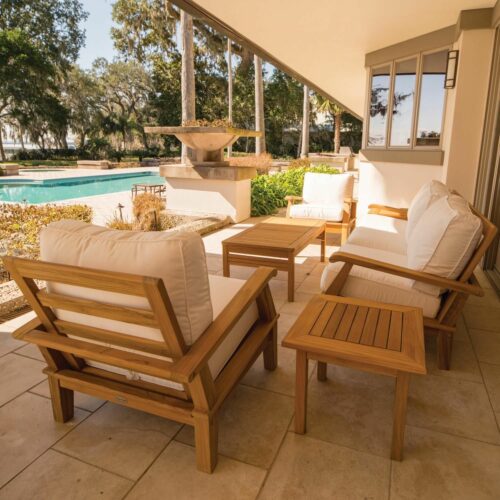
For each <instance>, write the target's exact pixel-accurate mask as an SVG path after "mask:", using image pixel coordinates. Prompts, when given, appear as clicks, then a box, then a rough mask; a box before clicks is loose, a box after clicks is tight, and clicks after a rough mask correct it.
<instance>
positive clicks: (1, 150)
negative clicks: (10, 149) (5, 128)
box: [0, 127, 7, 161]
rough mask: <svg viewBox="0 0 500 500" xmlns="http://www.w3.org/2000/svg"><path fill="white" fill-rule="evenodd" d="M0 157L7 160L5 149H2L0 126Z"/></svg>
mask: <svg viewBox="0 0 500 500" xmlns="http://www.w3.org/2000/svg"><path fill="white" fill-rule="evenodd" d="M0 159H1V160H2V161H7V158H6V156H5V151H4V149H3V141H2V128H1V127H0Z"/></svg>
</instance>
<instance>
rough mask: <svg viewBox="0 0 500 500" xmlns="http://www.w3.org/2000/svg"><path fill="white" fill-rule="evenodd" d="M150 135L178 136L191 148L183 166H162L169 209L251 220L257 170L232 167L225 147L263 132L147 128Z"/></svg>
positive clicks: (235, 129) (200, 128)
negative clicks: (251, 181) (251, 196)
mask: <svg viewBox="0 0 500 500" xmlns="http://www.w3.org/2000/svg"><path fill="white" fill-rule="evenodd" d="M144 130H145V132H146V133H147V134H163V135H175V137H177V138H178V139H179V140H180V141H181V142H182V143H183V144H184V145H186V146H187V158H186V160H185V162H184V163H183V164H181V165H172V164H164V165H160V175H161V176H163V177H165V182H166V186H167V189H166V191H167V193H166V194H167V206H168V208H169V209H171V210H176V211H179V212H183V213H200V212H203V213H214V214H219V215H220V214H222V215H227V216H229V217H230V218H231V219H232V220H233V222H240V221H242V220H244V219H247V218H248V217H250V180H251V179H252V178H253V177H255V176H256V175H257V171H256V169H255V168H254V167H245V166H231V165H230V164H229V162H228V161H224V148H226V147H228V146H230V145H231V144H233V143H234V142H235V141H237V140H238V139H239V138H240V137H260V136H261V135H262V133H261V132H257V131H255V130H244V129H238V128H233V127H145V129H144Z"/></svg>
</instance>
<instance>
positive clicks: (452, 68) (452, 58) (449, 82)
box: [444, 50, 458, 89]
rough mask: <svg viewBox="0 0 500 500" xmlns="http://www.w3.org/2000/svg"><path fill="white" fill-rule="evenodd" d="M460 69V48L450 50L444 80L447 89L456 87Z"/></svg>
mask: <svg viewBox="0 0 500 500" xmlns="http://www.w3.org/2000/svg"><path fill="white" fill-rule="evenodd" d="M457 69H458V50H449V51H448V59H447V60H446V79H445V81H444V88H445V89H452V88H454V87H455V82H456V80H457Z"/></svg>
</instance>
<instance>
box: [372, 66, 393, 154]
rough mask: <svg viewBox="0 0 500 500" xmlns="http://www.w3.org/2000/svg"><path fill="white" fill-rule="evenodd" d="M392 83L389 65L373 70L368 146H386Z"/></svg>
mask: <svg viewBox="0 0 500 500" xmlns="http://www.w3.org/2000/svg"><path fill="white" fill-rule="evenodd" d="M390 82H391V67H390V66H389V65H388V66H384V67H383V68H376V69H374V70H373V72H372V85H371V98H370V123H369V129H368V146H385V138H386V124H387V106H388V98H389V86H390Z"/></svg>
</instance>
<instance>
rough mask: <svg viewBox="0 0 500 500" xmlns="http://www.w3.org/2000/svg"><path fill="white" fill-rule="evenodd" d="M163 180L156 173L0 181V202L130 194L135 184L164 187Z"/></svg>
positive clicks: (44, 201) (45, 201) (37, 201)
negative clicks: (123, 192) (124, 192)
mask: <svg viewBox="0 0 500 500" xmlns="http://www.w3.org/2000/svg"><path fill="white" fill-rule="evenodd" d="M164 182H165V179H164V178H163V177H161V176H159V175H158V174H157V173H155V172H149V171H148V172H133V173H129V174H127V173H125V174H107V175H91V176H87V177H68V178H62V179H44V180H33V179H22V178H19V179H6V180H2V179H1V178H0V201H11V202H19V203H21V202H26V203H47V202H53V201H61V200H70V199H71V198H80V197H83V196H94V195H97V194H108V193H117V192H119V191H130V189H131V188H132V186H133V185H134V184H138V183H144V184H163V183H164Z"/></svg>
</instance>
